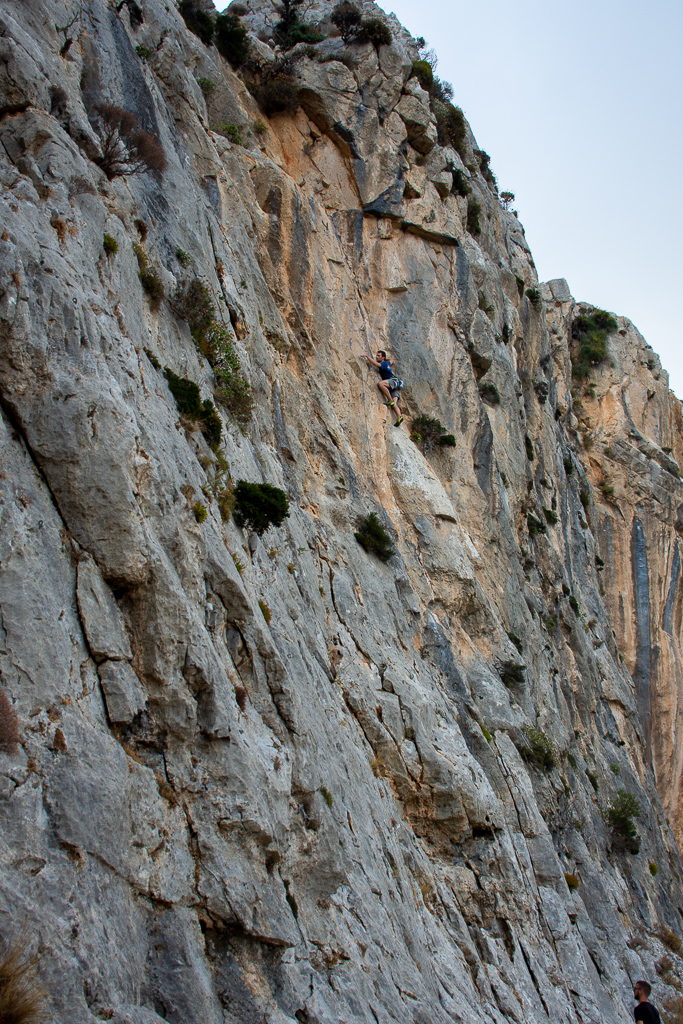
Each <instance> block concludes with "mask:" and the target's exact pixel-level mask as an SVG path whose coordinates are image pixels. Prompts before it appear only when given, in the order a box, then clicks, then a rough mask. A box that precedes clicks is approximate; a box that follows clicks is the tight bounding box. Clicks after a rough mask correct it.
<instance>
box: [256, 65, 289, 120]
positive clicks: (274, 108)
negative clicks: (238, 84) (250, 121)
mask: <svg viewBox="0 0 683 1024" xmlns="http://www.w3.org/2000/svg"><path fill="white" fill-rule="evenodd" d="M247 84H248V88H249V92H250V93H251V94H252V96H253V97H254V99H255V100H256V102H257V103H258V104H259V106H260V107H261V109H262V110H263V112H264V114H267V115H268V117H271V116H272V115H273V114H295V113H296V111H297V110H298V107H299V86H298V85H297V83H296V82H295V80H294V79H293V78H292V76H291V75H287V74H282V75H278V76H277V77H275V78H268V79H267V80H266V81H264V82H249V83H247Z"/></svg>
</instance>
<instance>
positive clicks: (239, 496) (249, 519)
mask: <svg viewBox="0 0 683 1024" xmlns="http://www.w3.org/2000/svg"><path fill="white" fill-rule="evenodd" d="M233 496H234V499H235V504H234V507H233V516H234V517H235V522H236V523H237V525H238V526H242V527H244V526H248V527H249V529H250V530H253V531H254V533H256V534H257V535H258V536H259V537H260V536H261V535H262V534H263V533H264V532H265V531H266V530H267V529H268V527H269V526H275V527H278V526H282V524H283V522H284V521H285V519H287V518H288V517H289V498H288V497H287V495H286V493H285V492H284V491H283V490H281V488H279V487H273V486H272V484H252V483H249V482H248V481H247V480H238V482H237V484H236V486H235V490H234V492H233Z"/></svg>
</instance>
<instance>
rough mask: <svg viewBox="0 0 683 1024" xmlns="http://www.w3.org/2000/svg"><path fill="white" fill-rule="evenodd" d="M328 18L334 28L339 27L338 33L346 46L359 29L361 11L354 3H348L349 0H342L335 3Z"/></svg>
mask: <svg viewBox="0 0 683 1024" xmlns="http://www.w3.org/2000/svg"><path fill="white" fill-rule="evenodd" d="M330 20H331V21H332V24H333V25H334V26H335V28H337V29H339V35H340V36H341V37H342V40H343V41H344V44H345V45H346V46H348V45H349V43H350V42H352V41H353V40H354V39H355V38H356V36H357V35H358V33H359V32H360V30H361V20H362V16H361V13H360V11H359V10H358V8H357V7H356V5H355V4H352V3H350V2H349V0H342V3H339V4H337V6H336V7H335V8H334V10H333V11H332V16H331V19H330Z"/></svg>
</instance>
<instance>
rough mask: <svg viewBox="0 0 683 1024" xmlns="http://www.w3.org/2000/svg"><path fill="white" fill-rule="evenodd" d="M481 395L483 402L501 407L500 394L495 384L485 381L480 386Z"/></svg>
mask: <svg viewBox="0 0 683 1024" xmlns="http://www.w3.org/2000/svg"><path fill="white" fill-rule="evenodd" d="M479 394H480V395H481V400H482V402H486V404H487V405H500V394H499V393H498V388H497V387H496V385H495V384H491V383H490V382H489V381H484V382H483V383H482V384H480V385H479Z"/></svg>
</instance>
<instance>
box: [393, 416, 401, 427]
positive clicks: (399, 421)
mask: <svg viewBox="0 0 683 1024" xmlns="http://www.w3.org/2000/svg"><path fill="white" fill-rule="evenodd" d="M402 423H403V417H402V416H399V418H398V419H397V420H396V422H395V423H394V426H395V427H400V426H401V424H402Z"/></svg>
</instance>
